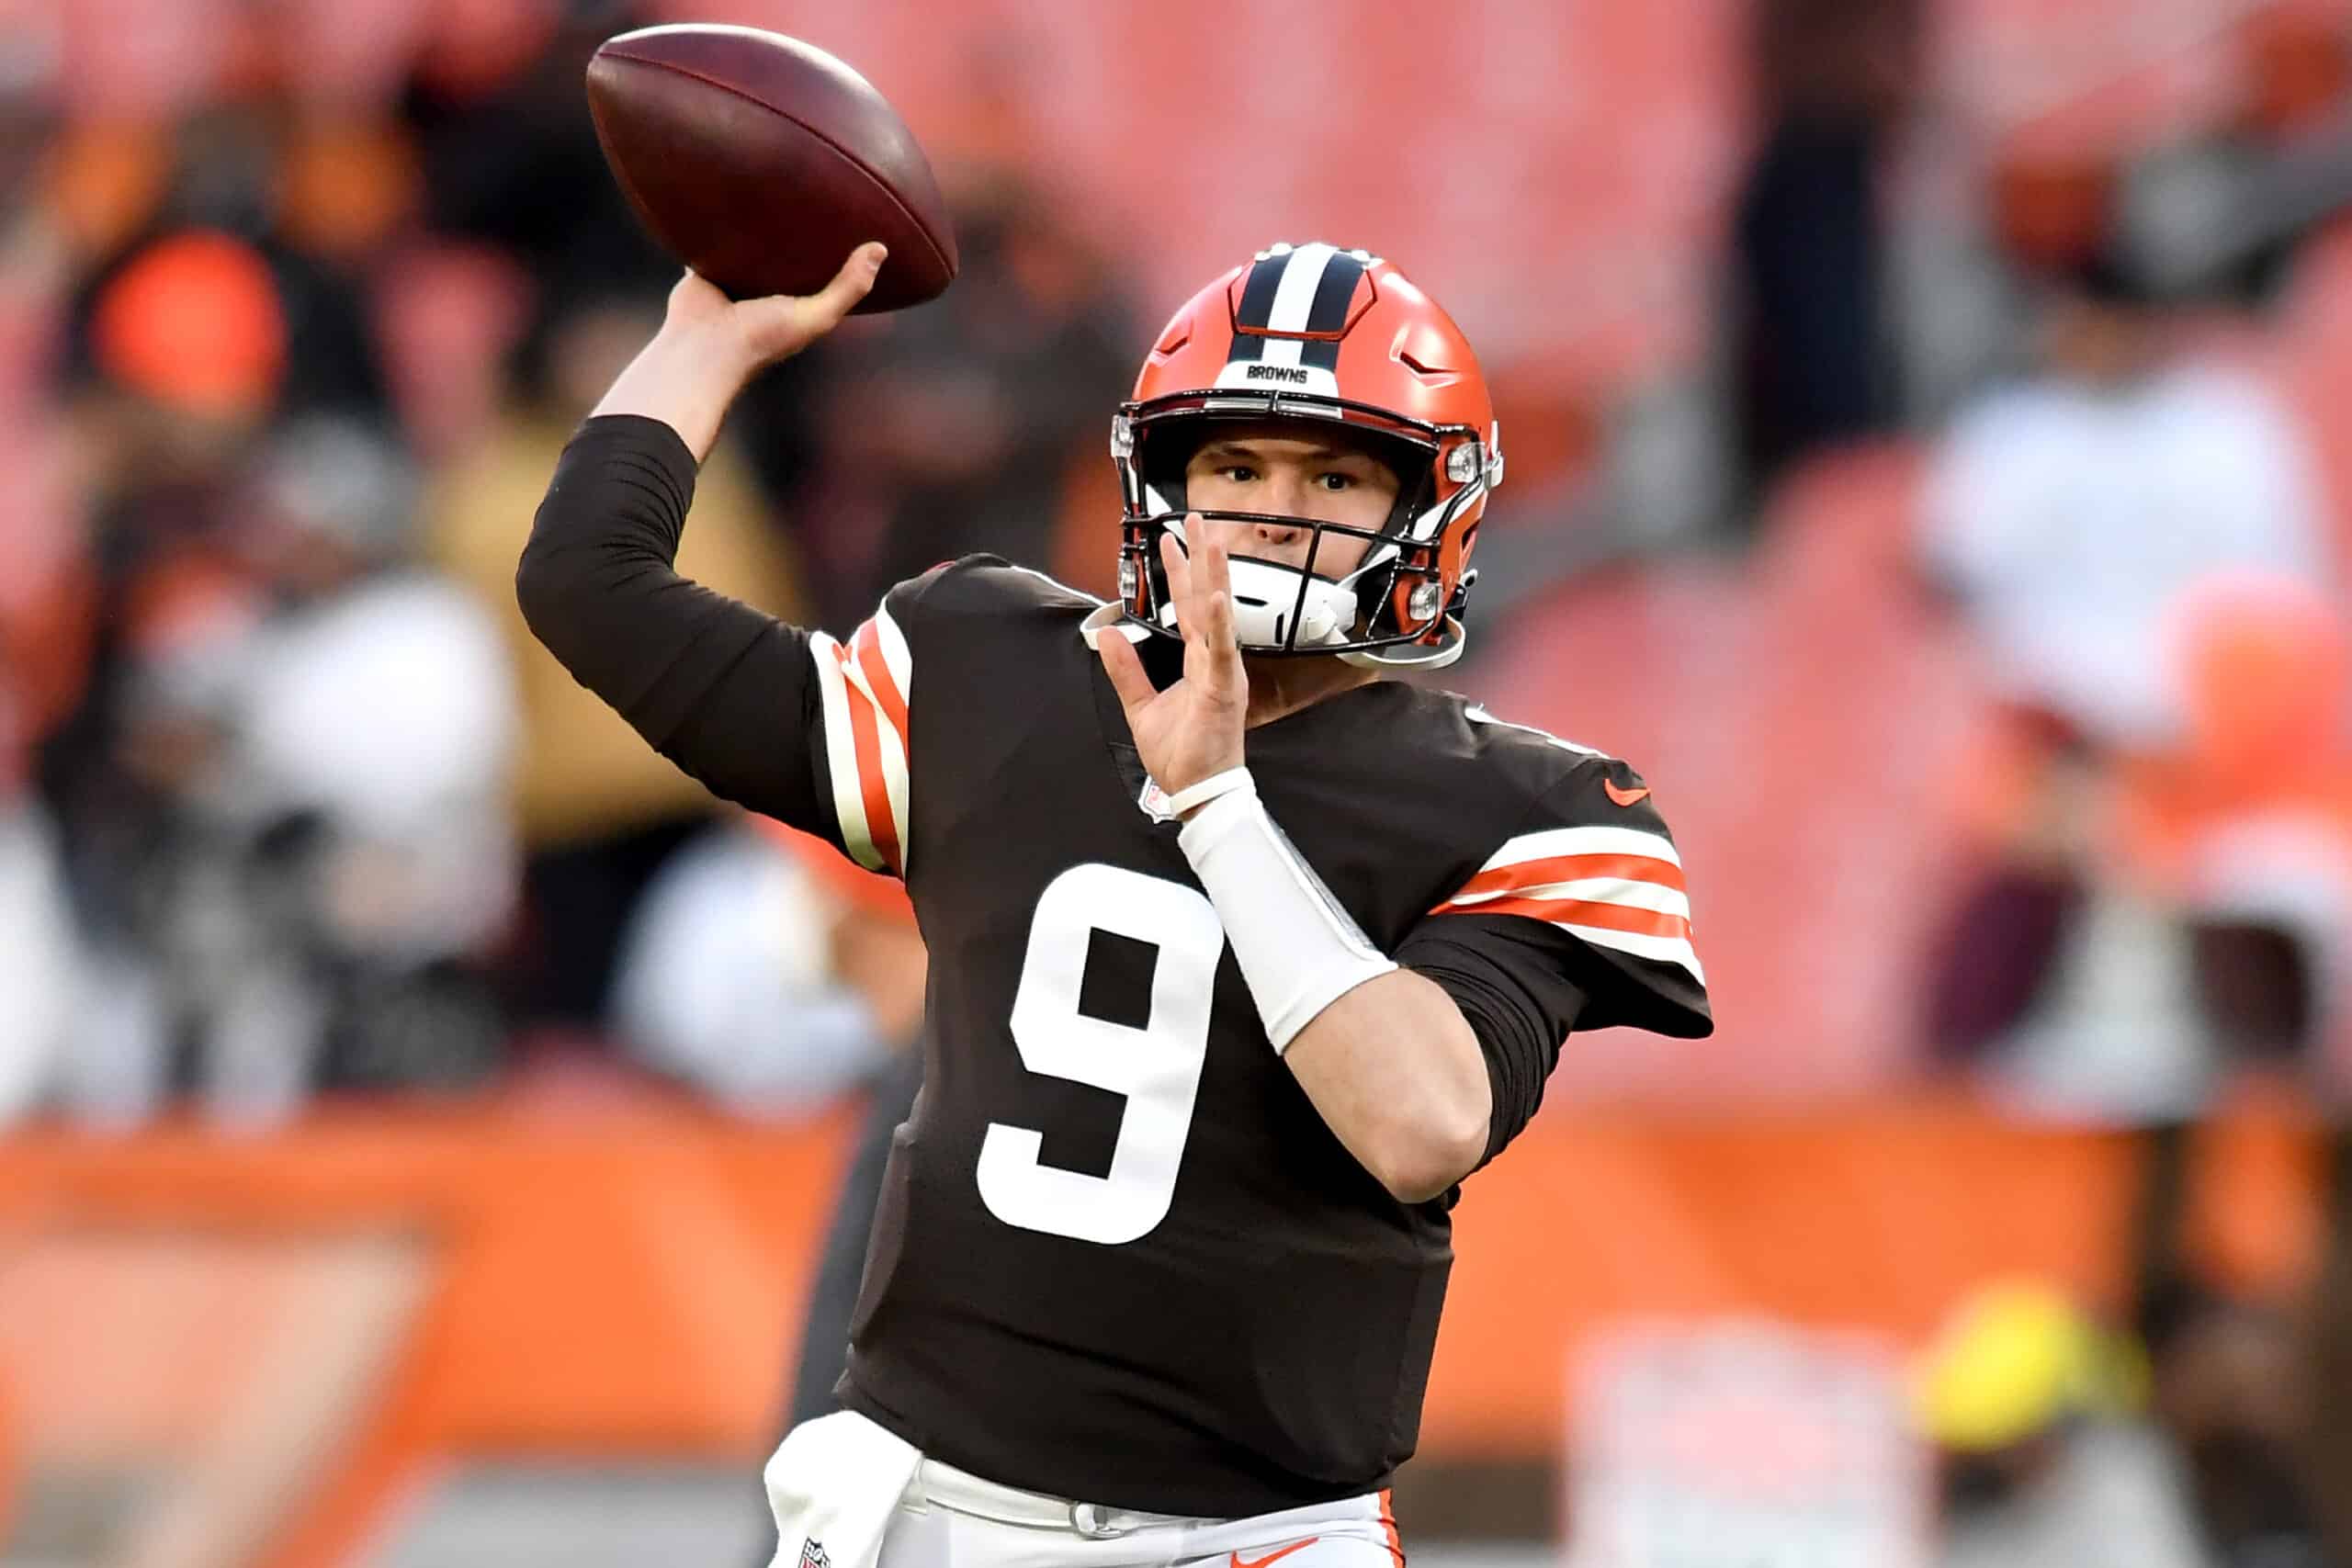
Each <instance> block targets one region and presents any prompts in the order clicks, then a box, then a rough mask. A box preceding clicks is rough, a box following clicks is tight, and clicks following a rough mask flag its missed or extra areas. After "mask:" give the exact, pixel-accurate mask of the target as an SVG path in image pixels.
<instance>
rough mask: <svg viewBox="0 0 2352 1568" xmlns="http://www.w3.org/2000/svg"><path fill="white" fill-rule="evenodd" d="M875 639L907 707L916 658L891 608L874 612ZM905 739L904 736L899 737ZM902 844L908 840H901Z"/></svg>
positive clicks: (911, 693)
mask: <svg viewBox="0 0 2352 1568" xmlns="http://www.w3.org/2000/svg"><path fill="white" fill-rule="evenodd" d="M874 637H875V640H876V642H878V643H879V644H880V645H881V648H882V665H883V668H884V669H886V670H888V671H890V683H891V684H892V685H894V686H896V687H898V688H899V706H900V707H902V708H904V707H906V706H907V705H909V704H910V702H911V701H912V700H913V697H914V694H915V656H914V654H913V652H912V651H911V650H910V649H908V647H907V639H906V637H905V635H904V634H903V633H901V632H900V631H899V623H898V622H896V621H894V620H892V619H891V618H890V607H889V606H888V604H880V605H876V607H875V611H874ZM899 739H902V740H903V739H906V738H905V737H904V736H901V737H899ZM899 842H900V843H902V844H903V843H905V842H906V840H904V839H901V840H899Z"/></svg>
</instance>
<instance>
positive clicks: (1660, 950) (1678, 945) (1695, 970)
mask: <svg viewBox="0 0 2352 1568" xmlns="http://www.w3.org/2000/svg"><path fill="white" fill-rule="evenodd" d="M1552 923H1553V924H1554V925H1555V926H1558V927H1559V928H1560V929H1561V930H1562V931H1566V932H1567V933H1568V934H1569V935H1570V936H1572V937H1575V938H1576V939H1577V940H1578V941H1579V942H1588V943H1589V944H1591V945H1592V946H1594V947H1613V948H1615V949H1616V950H1617V951H1618V952H1620V953H1632V954H1633V955H1634V957H1636V958H1647V959H1652V960H1655V961H1656V962H1657V963H1660V964H1680V965H1682V967H1683V968H1685V969H1688V970H1689V971H1691V978H1692V979H1694V980H1696V981H1698V982H1699V984H1701V985H1702V986H1703V985H1705V984H1706V983H1707V972H1706V971H1705V970H1703V969H1702V968H1700V967H1699V953H1698V951H1697V950H1696V949H1695V948H1693V947H1692V946H1691V942H1690V940H1689V939H1688V938H1687V937H1679V936H1645V935H1644V934H1643V933H1642V932H1640V931H1611V930H1610V929H1609V928H1608V927H1606V926H1579V925H1573V924H1570V923H1569V922H1568V921H1566V920H1555V921H1553V922H1552Z"/></svg>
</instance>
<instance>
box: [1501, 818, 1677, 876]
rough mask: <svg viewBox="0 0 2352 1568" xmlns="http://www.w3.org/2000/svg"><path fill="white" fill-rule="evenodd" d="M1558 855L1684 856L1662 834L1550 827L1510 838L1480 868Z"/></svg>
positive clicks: (1672, 859)
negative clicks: (1675, 850) (1677, 852)
mask: <svg viewBox="0 0 2352 1568" xmlns="http://www.w3.org/2000/svg"><path fill="white" fill-rule="evenodd" d="M1555 855H1645V856H1647V857H1648V858H1649V859H1651V860H1662V861H1664V862H1666V863H1668V865H1677V866H1679V865H1680V864H1681V863H1682V857H1681V856H1680V855H1679V854H1676V853H1675V852H1674V841H1673V840H1670V839H1668V838H1667V837H1666V836H1665V835H1664V834H1662V833H1645V832H1644V831H1643V830H1642V829H1639V828H1547V829H1544V831H1542V832H1540V833H1521V835H1520V836H1519V837H1517V838H1515V839H1511V840H1507V841H1506V842H1505V843H1504V845H1503V847H1502V848H1501V849H1498V850H1497V851H1496V852H1494V853H1493V854H1492V855H1490V856H1489V857H1487V863H1486V864H1485V865H1482V866H1480V867H1479V868H1478V869H1479V870H1481V871H1493V870H1495V869H1496V868H1497V867H1498V866H1506V865H1518V864H1520V863H1522V862H1525V861H1531V860H1550V859H1552V858H1553V857H1554V856H1555Z"/></svg>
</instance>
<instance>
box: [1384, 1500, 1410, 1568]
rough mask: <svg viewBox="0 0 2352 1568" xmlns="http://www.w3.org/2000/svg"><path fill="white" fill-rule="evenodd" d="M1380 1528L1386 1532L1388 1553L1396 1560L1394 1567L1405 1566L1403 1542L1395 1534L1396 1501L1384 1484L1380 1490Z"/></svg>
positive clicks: (1400, 1567)
mask: <svg viewBox="0 0 2352 1568" xmlns="http://www.w3.org/2000/svg"><path fill="white" fill-rule="evenodd" d="M1380 1528H1381V1529H1384V1530H1385V1531H1386V1532H1387V1534H1388V1555H1389V1556H1391V1557H1393V1558H1395V1559H1396V1560H1397V1568H1405V1542H1404V1540H1402V1539H1401V1538H1400V1537H1399V1536H1398V1535H1397V1502H1396V1498H1395V1496H1394V1495H1393V1494H1392V1493H1391V1492H1390V1491H1389V1489H1388V1488H1387V1487H1385V1486H1384V1487H1382V1488H1381V1491H1380Z"/></svg>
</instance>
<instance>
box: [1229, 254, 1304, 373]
mask: <svg viewBox="0 0 2352 1568" xmlns="http://www.w3.org/2000/svg"><path fill="white" fill-rule="evenodd" d="M1290 260H1291V258H1290V254H1288V253H1284V254H1282V255H1272V254H1268V255H1263V256H1261V257H1259V258H1258V260H1257V262H1256V264H1255V265H1252V266H1251V267H1250V281H1249V282H1248V283H1246V284H1244V285H1243V286H1242V289H1241V308H1240V310H1238V312H1237V313H1236V314H1235V316H1234V321H1233V324H1234V325H1235V326H1236V327H1237V328H1242V329H1250V328H1254V329H1256V330H1255V331H1248V330H1244V331H1237V332H1236V333H1234V334H1233V352H1232V354H1230V355H1227V359H1226V363H1227V364H1228V365H1230V364H1232V363H1233V362H1234V361H1235V360H1240V359H1256V358H1258V357H1260V356H1261V355H1263V354H1264V353H1265V352H1266V340H1265V339H1264V338H1263V337H1262V336H1261V335H1260V334H1261V333H1263V332H1264V331H1265V330H1266V323H1267V322H1268V321H1270V320H1271V319H1272V316H1273V313H1274V290H1275V289H1277V288H1281V287H1282V281H1283V270H1284V269H1285V268H1287V267H1288V266H1289V265H1290Z"/></svg>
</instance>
